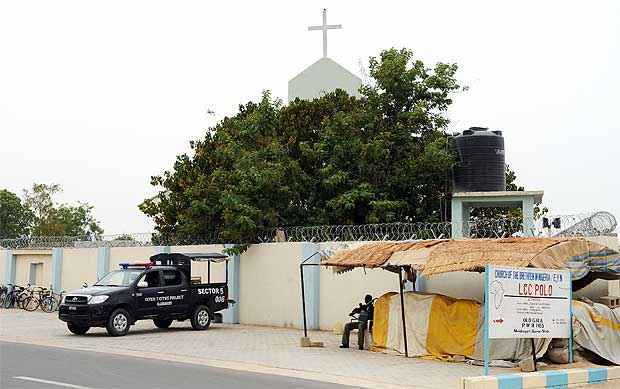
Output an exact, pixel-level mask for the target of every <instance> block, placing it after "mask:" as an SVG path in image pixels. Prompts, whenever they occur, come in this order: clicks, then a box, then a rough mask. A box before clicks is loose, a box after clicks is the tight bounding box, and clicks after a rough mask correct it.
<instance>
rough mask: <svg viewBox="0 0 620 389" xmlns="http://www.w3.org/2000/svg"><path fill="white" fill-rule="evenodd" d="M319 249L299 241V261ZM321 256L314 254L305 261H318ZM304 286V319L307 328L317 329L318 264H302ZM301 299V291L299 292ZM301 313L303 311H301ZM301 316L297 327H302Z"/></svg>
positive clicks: (319, 278) (316, 246) (318, 298)
mask: <svg viewBox="0 0 620 389" xmlns="http://www.w3.org/2000/svg"><path fill="white" fill-rule="evenodd" d="M318 251H319V246H318V245H316V244H314V243H310V242H303V243H301V252H300V258H299V262H300V263H301V262H303V261H304V260H305V259H306V258H308V257H310V256H311V255H312V254H314V253H316V252H318ZM320 261H321V256H320V255H319V254H316V255H315V256H313V257H312V258H310V259H309V260H307V261H306V263H317V264H318V263H320ZM303 269H304V270H303V272H304V286H305V292H306V319H307V324H308V329H309V330H318V329H319V308H320V301H319V300H320V290H321V289H320V280H321V273H320V272H321V269H320V267H319V266H304V268H303ZM299 293H300V296H299V298H300V299H301V291H300V292H299ZM302 315H303V312H302ZM303 320H304V318H303V316H302V317H300V318H299V327H300V328H303V325H304V321H303Z"/></svg>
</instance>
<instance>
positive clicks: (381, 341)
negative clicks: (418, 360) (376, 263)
mask: <svg viewBox="0 0 620 389" xmlns="http://www.w3.org/2000/svg"><path fill="white" fill-rule="evenodd" d="M404 300H405V321H406V324H407V349H408V351H409V356H410V357H423V358H431V359H438V360H444V361H445V360H453V358H454V356H457V355H458V356H463V357H466V358H470V359H478V360H480V359H482V313H481V312H482V310H481V305H480V303H478V302H477V301H473V300H466V299H455V298H451V297H448V296H443V295H438V294H426V293H415V292H407V293H405V294H404ZM372 337H373V350H374V351H382V352H397V353H401V354H404V349H405V347H404V339H403V329H402V318H401V308H400V296H399V295H398V294H397V293H394V292H390V293H386V294H384V295H383V296H381V297H380V298H379V299H377V301H376V303H375V312H374V324H373V331H372ZM549 341H550V340H549V339H537V340H536V351H537V355H539V356H542V355H543V354H544V353H545V352H546V350H547V346H548V344H549ZM531 352H532V351H531V346H530V340H529V339H492V340H491V342H490V353H491V359H506V360H520V359H523V358H525V357H527V356H529V355H531Z"/></svg>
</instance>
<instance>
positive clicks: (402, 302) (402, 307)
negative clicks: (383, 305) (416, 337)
mask: <svg viewBox="0 0 620 389" xmlns="http://www.w3.org/2000/svg"><path fill="white" fill-rule="evenodd" d="M398 288H399V290H400V314H401V316H402V319H403V340H404V341H405V357H409V350H408V348H407V322H406V321H405V296H404V295H403V268H402V267H399V268H398Z"/></svg>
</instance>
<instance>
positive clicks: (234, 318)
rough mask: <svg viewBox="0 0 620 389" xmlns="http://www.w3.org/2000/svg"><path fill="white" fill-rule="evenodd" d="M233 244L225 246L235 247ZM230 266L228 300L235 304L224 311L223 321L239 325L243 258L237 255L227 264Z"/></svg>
mask: <svg viewBox="0 0 620 389" xmlns="http://www.w3.org/2000/svg"><path fill="white" fill-rule="evenodd" d="M233 246H234V245H232V244H226V245H224V247H225V248H229V247H233ZM226 266H228V298H229V299H231V300H235V302H236V303H235V304H234V305H232V306H231V307H230V308H228V309H226V310H224V312H223V314H222V319H223V321H224V323H230V324H239V303H240V302H239V297H240V292H241V289H240V285H241V256H240V255H239V254H235V255H233V256H232V258H230V259H229V260H228V262H226Z"/></svg>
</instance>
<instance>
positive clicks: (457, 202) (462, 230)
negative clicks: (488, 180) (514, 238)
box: [452, 190, 544, 238]
mask: <svg viewBox="0 0 620 389" xmlns="http://www.w3.org/2000/svg"><path fill="white" fill-rule="evenodd" d="M543 194H544V192H543V191H542V190H536V191H501V192H456V193H453V194H452V238H467V237H469V226H468V222H469V216H470V214H471V210H472V208H491V207H506V208H521V211H522V212H523V233H524V235H525V236H534V206H535V205H536V203H540V202H542V198H543Z"/></svg>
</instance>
